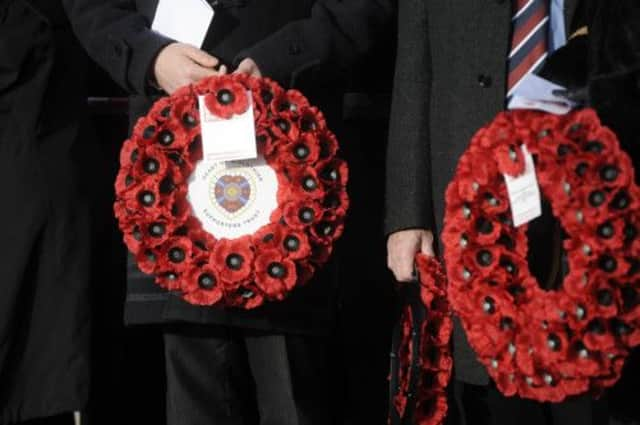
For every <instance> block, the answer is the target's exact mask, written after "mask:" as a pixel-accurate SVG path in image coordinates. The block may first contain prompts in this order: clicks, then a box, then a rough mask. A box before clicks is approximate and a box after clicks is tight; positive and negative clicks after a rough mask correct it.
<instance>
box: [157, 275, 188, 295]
mask: <svg viewBox="0 0 640 425" xmlns="http://www.w3.org/2000/svg"><path fill="white" fill-rule="evenodd" d="M155 282H156V284H157V285H159V286H160V287H161V288H163V289H166V290H167V291H178V290H180V286H181V284H182V279H181V276H180V274H179V273H177V272H175V271H172V270H169V271H163V272H162V273H159V274H157V275H156V278H155Z"/></svg>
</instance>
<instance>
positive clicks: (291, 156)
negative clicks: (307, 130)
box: [279, 134, 320, 165]
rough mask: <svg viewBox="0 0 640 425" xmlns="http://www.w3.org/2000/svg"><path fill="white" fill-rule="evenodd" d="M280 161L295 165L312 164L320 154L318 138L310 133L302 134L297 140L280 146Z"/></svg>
mask: <svg viewBox="0 0 640 425" xmlns="http://www.w3.org/2000/svg"><path fill="white" fill-rule="evenodd" d="M279 150H280V152H279V155H280V156H279V161H282V162H284V163H286V164H294V165H302V164H304V165H311V164H313V163H315V162H316V161H317V160H318V158H319V156H320V146H319V145H318V144H317V142H316V138H315V137H314V136H311V135H309V134H302V135H300V137H299V138H298V140H297V141H295V142H292V143H286V144H281V145H280V146H279Z"/></svg>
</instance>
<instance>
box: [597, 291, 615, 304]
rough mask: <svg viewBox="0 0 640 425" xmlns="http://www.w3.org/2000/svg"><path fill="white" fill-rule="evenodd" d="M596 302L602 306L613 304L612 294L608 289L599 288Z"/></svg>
mask: <svg viewBox="0 0 640 425" xmlns="http://www.w3.org/2000/svg"><path fill="white" fill-rule="evenodd" d="M596 298H597V299H598V304H600V305H601V306H604V307H609V306H610V305H611V304H613V294H612V293H611V291H609V290H608V289H600V290H599V291H598V293H597V294H596Z"/></svg>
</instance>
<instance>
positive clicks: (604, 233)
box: [598, 221, 615, 239]
mask: <svg viewBox="0 0 640 425" xmlns="http://www.w3.org/2000/svg"><path fill="white" fill-rule="evenodd" d="M614 233H615V229H614V228H613V224H611V222H609V221H607V222H606V223H603V224H601V225H600V226H598V236H600V237H601V238H602V239H611V238H612V237H613V234H614Z"/></svg>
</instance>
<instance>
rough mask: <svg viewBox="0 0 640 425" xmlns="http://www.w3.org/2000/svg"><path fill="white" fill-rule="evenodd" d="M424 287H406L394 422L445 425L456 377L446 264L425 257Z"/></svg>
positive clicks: (395, 359) (395, 360)
mask: <svg viewBox="0 0 640 425" xmlns="http://www.w3.org/2000/svg"><path fill="white" fill-rule="evenodd" d="M416 268H417V270H418V275H419V277H420V284H419V286H418V285H416V287H409V286H405V287H403V288H401V290H403V291H406V292H405V293H403V294H402V295H405V296H406V298H408V302H407V303H406V305H405V306H404V307H403V310H402V316H401V319H400V323H399V327H398V328H397V329H396V331H395V333H394V338H393V339H394V351H393V353H392V367H391V406H390V409H389V424H390V425H400V424H405V423H410V424H413V425H440V424H442V423H444V420H445V418H446V415H447V409H448V407H447V393H446V391H447V385H448V384H449V380H450V378H451V370H452V366H453V361H452V358H451V331H452V329H453V322H452V320H451V309H450V306H449V302H448V301H447V295H446V284H447V282H446V277H445V274H444V270H443V268H442V266H441V265H440V262H439V261H437V260H435V259H434V258H432V257H427V256H424V255H422V254H419V255H418V256H417V257H416Z"/></svg>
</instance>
